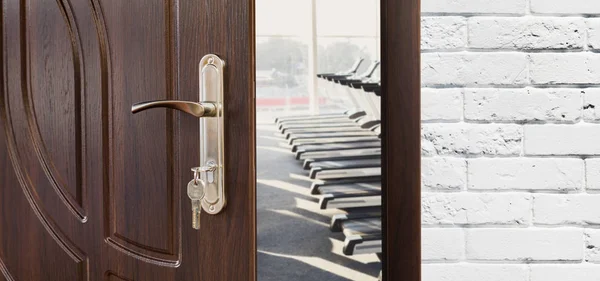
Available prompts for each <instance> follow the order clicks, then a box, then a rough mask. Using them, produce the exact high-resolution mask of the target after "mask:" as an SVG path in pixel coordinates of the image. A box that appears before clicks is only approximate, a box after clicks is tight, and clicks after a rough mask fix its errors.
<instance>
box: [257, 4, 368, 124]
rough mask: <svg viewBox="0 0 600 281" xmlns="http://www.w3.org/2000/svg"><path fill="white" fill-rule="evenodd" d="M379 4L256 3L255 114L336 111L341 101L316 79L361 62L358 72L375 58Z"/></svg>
mask: <svg viewBox="0 0 600 281" xmlns="http://www.w3.org/2000/svg"><path fill="white" fill-rule="evenodd" d="M377 2H378V1H376V0H314V3H313V1H298V0H257V2H256V5H257V7H256V12H257V16H256V19H257V22H256V33H257V41H256V74H257V75H256V76H257V77H256V99H257V100H256V102H257V110H258V111H259V112H277V113H278V114H281V113H282V112H286V113H287V112H290V113H297V112H298V111H311V109H312V111H313V112H314V111H316V110H319V111H327V110H337V109H338V108H337V107H338V106H339V105H340V103H339V100H334V99H332V98H331V97H330V96H329V95H327V93H326V92H325V91H326V89H323V88H321V87H318V86H313V84H316V83H317V81H316V77H315V74H316V73H330V72H340V71H344V70H347V69H348V68H349V67H350V66H351V65H352V64H353V63H354V61H355V60H356V59H358V58H359V57H361V58H364V62H363V64H362V65H361V68H360V69H359V73H362V72H363V71H365V70H366V69H367V68H368V66H369V65H370V64H371V63H372V62H373V61H374V60H377V59H378V58H379V41H378V34H379V26H378V24H377V23H378V6H377V5H378V3H377ZM313 4H314V5H315V6H314V7H313ZM342 7H343V9H342ZM313 27H314V28H313ZM311 104H312V105H313V107H311V106H310V105H311Z"/></svg>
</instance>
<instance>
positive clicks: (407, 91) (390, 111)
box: [381, 0, 421, 281]
mask: <svg viewBox="0 0 600 281" xmlns="http://www.w3.org/2000/svg"><path fill="white" fill-rule="evenodd" d="M381 61H382V63H381V78H382V79H381V80H382V81H381V83H382V89H383V94H382V99H381V109H382V118H381V119H382V130H381V131H382V137H381V141H382V146H383V152H382V155H383V157H382V180H383V187H384V188H383V202H382V208H383V210H384V212H383V250H384V259H383V278H384V280H403V281H419V280H421V0H381ZM392 93H393V94H392Z"/></svg>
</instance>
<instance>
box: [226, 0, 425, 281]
mask: <svg viewBox="0 0 600 281" xmlns="http://www.w3.org/2000/svg"><path fill="white" fill-rule="evenodd" d="M243 1H247V2H245V4H246V5H247V7H249V8H250V10H251V12H252V14H251V15H250V19H251V20H252V22H251V25H252V28H251V29H250V30H251V35H250V36H248V37H249V38H248V39H249V40H250V42H251V46H247V47H248V49H247V51H246V52H251V55H252V57H253V58H254V59H253V60H251V61H252V63H255V61H256V59H255V56H256V52H255V46H254V45H255V39H254V30H255V28H254V17H255V10H254V6H255V0H243ZM241 4H244V3H241ZM380 7H381V8H380V9H381V11H380V15H381V17H380V24H381V61H382V64H381V78H382V84H383V86H382V90H383V94H382V99H381V109H382V125H381V126H382V136H381V140H382V149H383V153H382V155H383V157H382V181H383V190H382V191H383V201H382V209H383V211H384V212H383V217H382V219H383V224H382V226H383V249H384V255H383V262H382V265H383V268H382V273H383V278H384V280H403V281H420V280H421V101H420V98H421V97H420V96H421V71H420V70H421V64H420V63H421V37H420V36H421V0H380ZM238 42H239V43H238ZM241 42H243V40H240V41H237V42H235V41H234V42H233V43H234V44H243V43H241ZM249 71H251V77H252V78H253V79H252V81H253V83H252V89H249V91H248V93H250V94H249V95H246V96H245V97H240V98H241V101H245V102H246V108H245V110H247V112H244V113H245V114H247V116H248V115H249V116H252V117H253V120H254V124H256V112H255V99H254V98H255V95H256V93H255V90H256V89H255V85H254V80H255V78H256V73H255V70H254V64H253V65H252V70H249ZM390 93H399V94H390ZM238 95H240V96H244V94H241V93H240V94H238ZM248 132H249V136H250V137H249V138H248V139H246V140H243V139H240V140H238V142H240V144H241V146H240V147H244V148H248V149H249V150H248V153H249V154H250V155H249V156H250V159H252V157H254V162H253V163H252V165H251V166H250V169H248V170H249V172H251V173H253V176H254V181H253V182H252V181H251V182H250V184H249V189H250V190H248V192H247V195H248V196H249V198H248V201H246V202H252V204H251V206H252V208H251V209H250V210H248V212H249V213H250V214H252V215H251V217H249V218H250V221H246V224H249V225H250V226H252V234H254V235H253V239H254V240H253V241H252V243H251V246H250V249H249V250H250V251H251V252H253V253H254V256H253V257H252V258H251V260H250V262H249V267H250V270H251V271H252V273H253V274H251V275H250V277H249V278H250V279H251V280H256V279H257V275H256V274H257V273H256V272H257V268H256V267H257V264H256V253H257V252H256V250H257V245H256V177H255V176H256V157H255V156H256V151H255V149H256V148H255V146H256V143H255V139H256V130H255V128H254V126H250V128H248ZM246 159H247V158H246V157H244V160H246ZM244 162H245V161H244ZM246 253H247V251H246Z"/></svg>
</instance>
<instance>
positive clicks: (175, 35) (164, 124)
mask: <svg viewBox="0 0 600 281" xmlns="http://www.w3.org/2000/svg"><path fill="white" fill-rule="evenodd" d="M252 3H253V1H251V0H197V1H188V0H186V1H178V0H164V1H149V0H135V1H134V0H127V1H124V0H89V1H84V0H22V1H17V0H5V1H2V6H1V8H2V19H1V23H2V25H1V33H2V36H1V46H2V55H1V60H2V67H3V69H2V76H1V78H0V79H1V80H0V81H1V94H0V131H1V132H0V136H1V137H0V272H1V273H0V280H7V281H12V280H18V281H21V280H22V281H37V280H44V281H55V280H56V281H65V280H67V281H71V280H109V281H123V280H125V281H153V280H160V281H165V280H178V281H182V280H183V281H185V280H211V281H220V280H236V281H239V280H254V278H255V277H254V270H255V264H254V263H255V262H254V259H255V258H254V257H255V245H254V243H255V242H254V241H255V239H254V235H255V231H254V225H255V223H254V222H255V211H254V143H253V140H254V135H253V134H254V129H253V128H254V102H253V97H254V94H253V91H254V84H253V80H254V32H253V24H254V22H253V17H254V10H253V9H254V6H253V4H252ZM209 53H214V54H218V55H219V56H220V57H221V58H223V59H224V60H225V61H226V63H227V69H226V72H225V80H226V82H225V103H226V108H225V110H226V116H227V120H226V130H225V140H226V142H225V165H226V166H225V169H226V175H227V177H226V186H227V192H228V198H227V199H228V205H227V207H226V208H225V210H224V212H223V213H221V214H219V215H215V216H211V215H207V214H203V215H202V224H201V230H200V231H197V230H194V229H193V228H192V225H191V220H192V219H191V215H192V213H191V204H190V200H189V199H188V197H187V194H186V192H185V186H186V185H187V182H188V181H189V180H190V179H191V178H192V174H191V171H190V168H192V167H195V166H198V162H199V160H198V158H199V156H198V155H199V144H198V139H199V132H198V122H199V121H198V119H197V118H193V117H190V116H188V115H184V114H181V113H179V112H175V111H170V110H165V109H156V110H152V111H148V112H144V113H143V114H138V115H132V114H131V112H130V108H131V105H132V104H133V103H135V102H139V101H148V100H160V99H173V100H188V101H198V63H199V61H200V59H201V58H202V57H203V56H204V55H206V54H209ZM249 140H250V141H249Z"/></svg>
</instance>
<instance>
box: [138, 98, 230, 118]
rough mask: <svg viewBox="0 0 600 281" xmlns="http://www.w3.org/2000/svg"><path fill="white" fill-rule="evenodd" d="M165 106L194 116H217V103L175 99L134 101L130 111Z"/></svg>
mask: <svg viewBox="0 0 600 281" xmlns="http://www.w3.org/2000/svg"><path fill="white" fill-rule="evenodd" d="M157 107H166V108H172V109H177V110H179V111H183V112H185V113H187V114H190V115H192V116H195V117H215V116H217V108H218V107H217V105H216V104H215V103H212V102H200V103H198V102H191V101H177V100H157V101H145V102H140V103H136V104H134V105H133V106H131V112H132V113H134V114H135V113H138V112H141V111H144V110H146V109H150V108H157Z"/></svg>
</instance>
